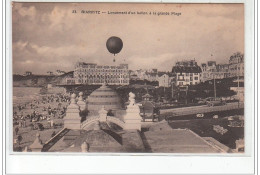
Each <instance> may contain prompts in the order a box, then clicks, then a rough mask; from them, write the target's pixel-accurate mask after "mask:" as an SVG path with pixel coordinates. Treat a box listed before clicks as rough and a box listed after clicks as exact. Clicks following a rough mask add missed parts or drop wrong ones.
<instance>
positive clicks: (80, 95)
mask: <svg viewBox="0 0 260 175" xmlns="http://www.w3.org/2000/svg"><path fill="white" fill-rule="evenodd" d="M77 104H78V105H79V108H80V110H81V111H84V110H85V109H86V107H87V105H86V102H84V100H83V92H80V93H79V99H78V102H77Z"/></svg>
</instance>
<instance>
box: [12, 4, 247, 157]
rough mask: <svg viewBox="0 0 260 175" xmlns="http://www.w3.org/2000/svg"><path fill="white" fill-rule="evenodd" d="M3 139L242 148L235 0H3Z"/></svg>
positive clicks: (23, 148) (109, 146) (32, 147)
mask: <svg viewBox="0 0 260 175" xmlns="http://www.w3.org/2000/svg"><path fill="white" fill-rule="evenodd" d="M11 13H12V19H11V20H12V74H13V75H12V76H13V81H12V92H13V95H12V100H13V101H12V105H13V106H12V109H13V111H12V134H11V135H12V140H11V141H12V149H13V152H53V153H57V152H59V153H65V152H66V153H68V152H69V153H71V152H72V153H74V152H84V153H189V154H191V153H192V154H197V153H200V154H201V153H203V154H204V153H207V154H209V153H210V154H212V153H214V154H216V153H217V154H222V153H225V154H237V153H244V152H245V150H246V149H247V147H245V141H244V140H245V139H244V135H245V128H244V120H245V118H246V117H247V116H246V115H244V102H245V98H244V94H245V90H244V82H245V81H246V78H245V76H244V75H245V66H244V65H245V64H244V63H245V61H246V59H248V58H246V57H244V52H245V50H244V48H245V34H244V17H245V15H244V4H243V3H233V4H221V3H218V4H214V3H211V4H178V3H165V4H164V3H160V4H153V3H68V2H67V3H58V2H52V3H51V2H42V3H40V2H12V12H11Z"/></svg>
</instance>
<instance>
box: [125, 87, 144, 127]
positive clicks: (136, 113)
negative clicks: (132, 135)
mask: <svg viewBox="0 0 260 175" xmlns="http://www.w3.org/2000/svg"><path fill="white" fill-rule="evenodd" d="M129 102H130V103H129V105H128V106H127V109H126V115H125V116H124V122H125V127H124V129H125V130H139V131H141V120H142V117H141V115H140V108H139V106H138V105H137V104H136V103H135V94H133V93H132V92H130V93H129Z"/></svg>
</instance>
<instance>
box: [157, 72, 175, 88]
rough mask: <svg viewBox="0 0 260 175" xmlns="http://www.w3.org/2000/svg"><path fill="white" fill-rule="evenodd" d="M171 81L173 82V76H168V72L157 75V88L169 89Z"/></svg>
mask: <svg viewBox="0 0 260 175" xmlns="http://www.w3.org/2000/svg"><path fill="white" fill-rule="evenodd" d="M172 80H173V75H172V74H170V73H169V72H168V73H166V72H159V73H158V82H159V87H171V84H172Z"/></svg>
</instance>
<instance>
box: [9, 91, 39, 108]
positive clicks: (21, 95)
mask: <svg viewBox="0 0 260 175" xmlns="http://www.w3.org/2000/svg"><path fill="white" fill-rule="evenodd" d="M40 89H41V88H38V87H13V105H17V104H24V103H27V102H31V101H33V100H36V99H38V98H40Z"/></svg>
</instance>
